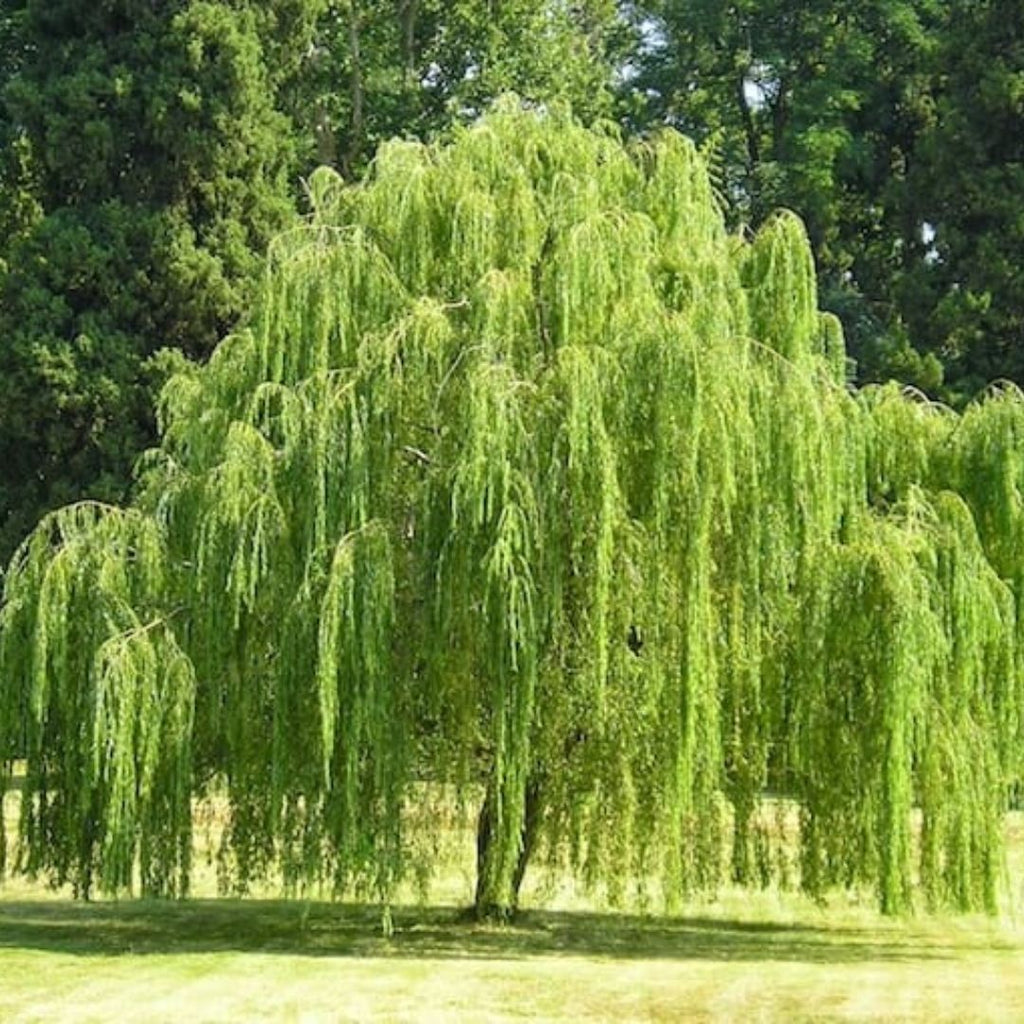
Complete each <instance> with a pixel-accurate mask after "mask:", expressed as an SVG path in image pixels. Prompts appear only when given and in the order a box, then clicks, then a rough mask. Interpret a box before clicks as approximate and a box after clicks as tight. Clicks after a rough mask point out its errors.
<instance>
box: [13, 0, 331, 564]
mask: <svg viewBox="0 0 1024 1024" xmlns="http://www.w3.org/2000/svg"><path fill="white" fill-rule="evenodd" d="M4 9H5V17H4V21H3V26H4V29H5V32H6V33H7V35H6V36H5V45H4V53H5V54H8V55H10V57H9V59H8V60H7V61H6V63H5V66H4V67H5V80H6V85H5V87H4V91H3V111H4V113H3V117H2V123H3V125H4V126H5V130H6V131H7V133H8V137H9V140H10V143H9V146H8V147H7V148H6V149H5V159H6V162H7V170H6V172H5V186H6V187H5V188H4V199H5V203H4V208H3V216H4V220H5V222H6V226H7V227H8V230H9V231H10V232H11V233H10V235H9V236H8V237H9V239H10V241H9V243H8V246H7V256H6V258H7V272H6V273H5V274H4V276H3V279H2V280H0V291H2V296H3V302H2V306H0V337H2V339H3V345H2V349H0V461H2V463H3V465H4V476H3V482H2V485H0V551H3V552H4V553H8V552H9V551H10V550H11V549H12V547H13V545H14V544H15V543H16V542H17V540H18V538H19V537H20V536H22V535H23V534H24V532H25V530H26V529H27V528H28V527H29V526H30V525H31V523H32V522H33V521H34V520H35V518H37V516H38V514H39V512H40V511H42V510H46V509H49V508H53V507H55V506H56V505H59V504H61V503H63V502H66V501H69V500H71V499H73V498H75V497H77V496H81V495H85V494H89V495H93V496H97V497H105V498H110V497H115V496H119V495H122V494H123V493H124V491H125V489H126V486H127V482H128V480H129V478H130V470H131V465H132V462H133V460H134V458H135V457H136V456H137V455H138V453H139V452H140V451H141V450H142V449H143V448H144V447H145V446H146V445H147V444H148V443H150V441H151V439H152V436H153V424H152V415H151V412H150V409H151V403H152V398H151V396H152V393H153V388H152V385H153V382H154V380H155V379H156V378H158V377H159V372H158V371H156V370H153V369H147V364H146V362H145V361H146V359H147V357H149V356H151V355H152V354H153V353H154V352H156V351H157V350H159V349H161V348H163V347H166V346H174V347H176V348H178V349H180V350H181V351H183V352H185V353H186V354H188V355H190V356H200V357H201V356H204V355H207V354H208V353H209V352H210V351H211V349H212V347H213V345H214V343H215V341H216V339H217V338H218V337H220V336H221V335H222V334H223V333H224V331H225V330H227V328H228V327H229V326H230V325H232V324H233V323H235V322H236V321H237V319H238V317H239V316H240V315H241V314H242V313H243V311H244V310H243V295H244V293H245V289H246V287H247V286H248V285H249V284H251V282H252V280H253V277H254V275H255V274H256V273H257V271H258V267H259V255H258V254H259V253H261V252H262V250H263V249H264V248H265V246H266V244H267V241H268V240H269V238H270V237H271V236H272V235H273V234H275V233H276V232H278V231H279V230H280V229H281V228H282V227H283V226H284V225H285V224H286V223H287V221H288V218H289V216H290V215H291V209H292V195H293V192H294V187H295V184H296V174H297V164H296V151H295V149H296V147H295V142H294V138H293V132H292V129H291V126H290V124H289V122H288V120H287V119H286V118H285V117H284V116H282V114H280V113H279V112H278V110H277V109H276V108H275V102H276V100H275V97H276V95H277V92H278V90H279V89H281V88H284V85H285V83H286V80H287V79H288V76H289V75H291V74H293V73H294V67H295V62H296V59H297V58H296V57H295V56H294V54H295V51H296V50H297V49H298V50H299V51H300V52H302V49H303V48H304V47H306V46H307V45H308V38H309V33H310V31H311V29H312V25H313V21H314V18H315V15H316V13H317V9H318V7H317V4H316V3H308V4H306V3H296V2H291V0H289V2H281V3H273V4H265V3H259V4H247V3H220V2H202V3H184V2H175V3H159V4H152V3H142V2H131V3H127V4H93V5H82V4H80V3H74V2H55V3H51V2H45V3H43V2H35V0H27V2H25V3H23V4H6V5H4ZM271 58H272V61H273V62H272V63H271ZM15 227H16V230H15Z"/></svg>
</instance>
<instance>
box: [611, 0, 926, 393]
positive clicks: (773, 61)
mask: <svg viewBox="0 0 1024 1024" xmlns="http://www.w3.org/2000/svg"><path fill="white" fill-rule="evenodd" d="M942 12H943V5H941V4H936V3H934V0H881V2H869V3H860V4H857V5H855V6H853V7H851V6H850V5H842V4H836V3H833V2H826V0H822V2H818V3H811V4H806V3H792V2H790V0H771V2H763V0H749V2H742V3H739V4H729V5H723V4H718V3H699V2H698V3H675V2H672V0H666V2H663V3H656V4H639V5H636V7H635V9H634V12H633V16H634V20H637V21H639V22H641V23H642V24H644V25H645V26H646V28H645V30H644V32H643V35H644V38H645V40H646V45H645V47H644V48H643V51H642V52H641V54H640V57H639V59H638V61H637V63H636V66H635V70H636V72H637V75H636V77H635V78H634V79H633V81H632V83H631V84H632V88H633V90H634V92H635V93H642V94H643V96H644V102H643V103H642V105H641V106H640V108H639V109H640V114H639V115H638V116H639V117H640V119H641V120H640V123H643V121H644V120H646V119H649V118H651V117H652V116H653V117H654V118H655V119H656V120H665V121H668V123H670V124H674V125H676V126H678V127H680V128H681V129H682V130H683V131H685V132H687V133H688V134H691V135H693V136H694V137H695V138H697V139H705V140H708V141H710V142H711V143H712V144H713V148H714V152H715V153H716V160H717V166H718V168H719V174H720V185H721V188H722V189H723V191H724V193H725V196H726V198H727V200H728V202H729V204H730V209H731V216H732V218H733V221H734V222H737V221H742V222H745V223H748V224H750V225H751V226H752V227H754V228H756V227H757V226H758V225H760V224H761V223H762V222H763V220H764V219H765V217H767V216H769V215H770V214H771V213H772V211H774V210H775V209H777V208H779V207H786V208H790V209H793V210H796V211H797V212H798V213H799V214H800V216H801V217H802V218H803V219H804V221H805V223H806V225H807V230H808V234H809V235H810V239H811V244H812V247H813V250H814V254H815V260H816V263H817V265H818V268H819V272H820V274H821V280H822V290H823V296H824V301H825V303H826V305H827V307H828V308H830V309H833V310H834V311H835V312H837V313H839V315H840V316H841V318H842V320H843V324H844V327H845V328H846V331H847V335H848V338H849V342H850V349H851V354H852V355H853V356H854V358H855V359H856V361H857V366H858V370H857V372H858V378H859V379H860V380H861V381H869V380H884V379H886V378H887V377H888V376H890V375H895V376H896V377H897V378H898V379H900V380H904V381H910V382H913V383H915V384H918V385H920V386H922V387H925V388H926V389H928V390H930V391H932V392H934V391H935V390H936V389H937V388H938V387H939V384H940V383H941V377H942V367H941V364H940V361H939V360H938V359H937V358H936V356H935V355H933V354H930V353H931V351H932V346H931V345H930V344H929V341H928V338H927V336H926V335H923V334H922V335H921V336H918V335H917V334H916V333H915V331H914V330H913V328H911V329H910V330H909V333H908V321H909V319H911V317H910V314H911V306H910V304H909V302H908V301H907V300H908V297H909V292H910V290H911V288H912V286H910V285H909V284H908V285H907V286H906V287H905V286H903V285H902V284H901V282H902V281H903V280H904V279H905V278H907V277H908V275H911V276H914V275H916V274H917V271H918V268H919V267H920V265H921V263H922V261H923V260H925V259H926V258H927V255H928V244H927V242H926V240H925V239H924V238H923V237H922V229H923V225H924V223H925V221H924V216H925V214H924V211H923V210H922V207H921V204H920V199H919V197H918V196H917V195H916V193H915V189H914V187H913V186H911V184H910V182H909V180H908V174H909V172H910V170H911V168H912V167H914V166H915V165H916V163H917V161H918V160H919V153H920V140H921V135H922V132H923V131H924V130H925V129H926V128H927V127H928V126H929V125H930V124H931V122H932V120H933V118H934V110H933V103H932V98H931V89H932V82H933V77H934V75H935V73H936V63H935V50H936V46H937V45H938V41H939V40H940V39H941V38H942V33H943V31H944V26H945V22H944V21H943V13H942ZM917 322H918V321H917V319H916V318H913V326H914V327H916V326H917ZM915 345H916V346H918V347H919V348H920V349H921V350H922V351H923V352H926V353H929V354H927V355H924V356H922V355H919V354H918V352H917V351H916V350H915V347H914V346H915Z"/></svg>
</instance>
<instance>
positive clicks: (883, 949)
mask: <svg viewBox="0 0 1024 1024" xmlns="http://www.w3.org/2000/svg"><path fill="white" fill-rule="evenodd" d="M393 919H394V926H395V931H394V934H393V936H392V937H391V938H390V939H388V938H384V937H383V935H382V934H381V930H380V921H381V915H380V908H379V907H378V906H376V905H369V904H352V903H327V902H310V903H306V902H304V901H301V900H294V901H286V900H253V899H247V900H228V899H222V900H194V901H183V902H153V901H120V902H105V901H104V902H98V903H74V902H71V901H66V900H52V901H47V900H38V901H35V900H32V901H11V902H0V953H2V951H3V950H4V949H21V950H40V951H45V952H51V953H64V954H71V955H78V956H116V955H120V954H134V955H146V954H158V955H175V954H177V955H183V954H186V955H187V954H199V953H214V952H252V953H264V954H275V953H277V954H288V955H293V956H314V957H316V956H324V957H329V956H335V957H337V956H342V957H389V958H406V959H456V958H470V959H495V960H498V959H500V960H509V959H513V960H515V959H528V958H532V957H552V956H579V957H602V958H603V957H607V958H614V959H619V960H634V959H635V960H695V961H719V962H721V961H737V962H743V961H751V962H753V961H780V962H803V963H831V964H836V963H857V962H866V961H888V962H896V961H904V962H906V961H922V960H935V959H943V958H945V957H949V956H954V955H956V953H957V952H962V950H959V949H958V950H957V951H954V950H952V949H950V948H943V947H941V946H934V945H931V944H928V945H927V946H920V945H913V944H912V943H910V942H909V941H904V942H902V943H901V942H900V941H899V936H895V937H893V936H889V937H887V936H886V935H885V934H884V933H881V934H880V933H878V932H875V931H872V930H869V929H852V928H839V927H821V928H817V927H813V926H806V925H785V924H771V923H761V922H742V921H728V920H717V919H713V918H702V917H642V916H637V915H627V914H612V913H608V914H600V913H577V912H565V911H528V912H524V913H522V914H521V915H519V916H518V917H517V918H516V920H515V922H514V923H513V924H511V925H508V926H503V927H497V926H486V925H477V924H469V923H466V922H465V920H464V919H463V916H462V915H461V914H460V912H459V911H458V910H456V909H454V908H452V907H434V906H422V907H421V906H406V907H398V908H395V909H394V910H393Z"/></svg>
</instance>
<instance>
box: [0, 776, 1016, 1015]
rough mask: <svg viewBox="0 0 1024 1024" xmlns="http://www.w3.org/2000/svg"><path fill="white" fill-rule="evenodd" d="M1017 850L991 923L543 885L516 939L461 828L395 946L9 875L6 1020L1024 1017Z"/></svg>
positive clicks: (228, 906) (278, 920)
mask: <svg viewBox="0 0 1024 1024" xmlns="http://www.w3.org/2000/svg"><path fill="white" fill-rule="evenodd" d="M16 800H17V797H16V795H13V794H12V795H9V796H8V799H7V802H6V805H5V814H6V816H7V818H8V821H11V819H12V818H13V816H14V812H15V805H16ZM1009 838H1010V858H1009V860H1010V865H1009V867H1010V874H1011V878H1010V881H1009V885H1008V891H1007V899H1006V910H1005V913H1004V915H1003V916H1002V917H1001V918H1000V919H998V920H990V919H987V918H978V917H969V918H957V917H951V918H933V917H925V916H921V917H917V918H913V919H911V920H905V921H891V920H886V919H884V918H881V917H880V916H879V915H877V914H876V913H875V911H874V910H873V908H872V907H871V906H870V905H867V904H863V903H860V904H859V903H857V902H856V901H855V900H854V899H853V898H851V897H840V896H837V897H835V898H834V899H833V900H831V901H830V903H829V905H828V906H825V907H821V906H818V905H816V904H814V903H811V902H810V901H808V900H806V899H804V898H803V897H801V896H799V895H797V894H789V893H786V894H781V893H777V892H764V893H761V892H758V893H753V894H749V893H743V892H740V891H738V890H732V889H726V890H724V891H723V892H722V893H720V894H719V896H718V897H717V898H716V899H715V900H713V901H705V902H701V903H699V904H694V905H693V906H691V907H689V908H687V911H686V912H685V913H683V914H681V915H679V916H674V917H662V916H657V915H654V916H646V915H639V914H635V913H609V912H599V911H597V910H595V908H594V907H593V906H592V905H591V904H589V903H588V901H587V900H586V899H585V898H583V897H582V896H581V895H580V894H578V893H577V892H575V891H574V890H573V888H572V887H571V886H570V885H568V884H559V885H556V886H552V885H551V884H550V882H549V883H548V884H547V885H546V886H542V885H540V884H539V883H538V882H536V881H535V884H534V887H532V888H531V891H530V893H529V894H528V898H527V901H526V902H527V909H526V910H525V911H524V913H523V914H522V915H521V916H520V917H519V918H518V919H517V920H516V922H515V924H514V925H513V926H510V927H504V928H501V927H493V926H483V925H476V924H469V923H466V921H465V920H464V919H463V918H462V916H461V915H460V910H461V908H462V906H464V905H465V903H466V902H468V900H469V898H470V894H471V882H472V880H471V877H470V872H469V867H470V863H469V862H470V855H471V844H472V836H471V835H470V834H469V833H466V834H465V835H462V836H456V837H455V838H454V840H453V843H454V849H453V850H450V851H448V852H447V854H446V858H447V859H448V860H449V861H450V863H449V864H448V867H447V869H446V870H445V871H443V872H442V873H441V878H440V880H439V883H438V885H437V886H436V887H435V889H434V890H433V891H432V898H431V900H429V901H428V902H427V903H425V904H424V903H418V902H416V901H415V900H414V899H413V897H412V896H411V894H410V895H409V899H408V902H407V903H403V904H402V905H400V906H398V907H396V908H395V911H394V925H395V931H394V935H393V936H392V937H391V938H390V939H386V938H384V937H383V936H382V934H381V930H380V911H379V909H378V908H377V907H375V906H368V905H362V904H337V903H330V902H326V901H319V900H313V901H302V900H299V901H285V900H277V899H270V898H255V899H246V900H233V899H216V898H210V894H212V892H213V881H212V877H211V876H210V875H209V874H206V873H203V872H201V873H200V877H199V885H198V889H199V893H200V898H197V899H194V900H190V901H187V902H168V903H154V902H142V901H134V900H122V901H98V902H94V903H90V904H82V903H76V902H74V901H72V900H71V899H69V898H68V897H67V895H66V894H62V893H54V892H51V891H50V890H48V889H46V888H45V887H44V886H41V885H34V884H31V883H28V882H25V881H24V880H20V879H12V880H8V882H7V883H6V884H5V885H4V886H3V888H0V1021H3V1022H11V1021H47V1022H49V1021H188V1022H193V1021H196V1022H199V1021H235V1020H237V1021H250V1020H273V1021H321V1020H323V1021H335V1020H337V1021H364V1020H371V1021H377V1020H380V1021H511V1020H518V1021H521V1020H530V1019H537V1020H545V1021H577V1020H598V1021H616V1022H618V1021H643V1020H653V1021H680V1020H684V1021H690V1020H692V1021H704V1020H723V1021H732V1020H735V1021H744V1022H745V1021H760V1020H779V1021H800V1020H880V1019H881V1020H912V1021H937V1020H942V1021H949V1020H956V1021H1014V1020H1022V1021H1024V882H1022V875H1021V867H1022V860H1024V823H1022V822H1021V820H1020V819H1019V818H1014V819H1012V820H1011V822H1010V826H1009ZM460 858H461V861H462V862H461V863H460ZM541 900H544V901H545V902H546V904H547V906H548V907H549V908H550V909H542V908H541V905H540V902H541Z"/></svg>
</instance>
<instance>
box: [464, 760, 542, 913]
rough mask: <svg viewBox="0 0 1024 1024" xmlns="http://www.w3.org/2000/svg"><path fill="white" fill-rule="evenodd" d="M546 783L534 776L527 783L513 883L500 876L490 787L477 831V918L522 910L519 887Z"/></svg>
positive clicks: (474, 906)
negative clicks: (543, 783)
mask: <svg viewBox="0 0 1024 1024" xmlns="http://www.w3.org/2000/svg"><path fill="white" fill-rule="evenodd" d="M542 794H543V786H542V780H541V779H540V777H538V776H535V777H532V778H531V779H530V781H529V782H528V783H527V785H526V795H525V800H524V803H523V821H522V825H521V828H520V847H519V852H518V855H517V856H516V861H515V867H514V869H513V871H512V878H511V884H510V885H506V884H505V881H504V879H503V878H502V877H501V870H502V869H501V860H502V858H501V857H500V855H499V851H498V841H497V836H496V830H497V828H496V826H497V815H496V808H495V799H494V789H493V787H490V786H489V787H488V789H487V794H486V796H485V797H484V802H483V804H482V805H481V807H480V815H479V818H478V819H477V832H476V896H475V898H474V900H473V913H474V916H475V917H476V919H477V920H478V921H509V920H511V919H512V917H514V916H515V913H516V911H517V910H518V909H519V890H520V888H521V886H522V884H523V876H524V875H525V874H526V868H527V865H528V864H529V860H530V855H531V854H532V853H533V851H534V848H535V846H536V842H537V833H538V830H539V826H540V818H541V810H542V808H543V795H542Z"/></svg>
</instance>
